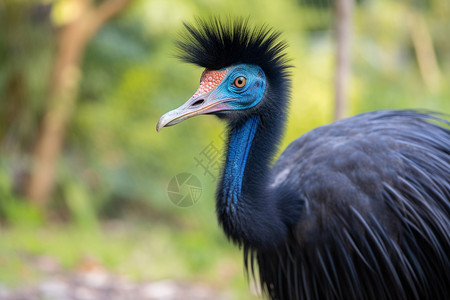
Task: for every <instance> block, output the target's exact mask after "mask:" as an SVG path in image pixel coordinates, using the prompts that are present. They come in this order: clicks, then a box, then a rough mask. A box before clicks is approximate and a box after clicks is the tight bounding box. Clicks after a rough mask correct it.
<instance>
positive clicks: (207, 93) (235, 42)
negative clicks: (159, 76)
mask: <svg viewBox="0 0 450 300" xmlns="http://www.w3.org/2000/svg"><path fill="white" fill-rule="evenodd" d="M185 29H186V32H185V34H184V35H183V36H185V38H184V39H183V40H182V41H180V42H178V49H179V50H180V54H179V57H180V58H181V59H182V60H184V61H186V62H189V63H194V64H196V65H199V66H201V67H204V68H205V70H204V71H203V74H202V76H201V79H200V86H199V87H198V89H197V91H196V92H195V93H194V95H193V96H192V97H191V98H190V99H189V100H188V101H187V102H186V103H184V104H183V105H182V106H180V107H179V108H177V109H175V110H172V111H170V112H168V113H166V114H165V115H163V116H162V117H161V119H160V120H159V122H158V124H157V126H156V129H157V131H159V130H160V129H161V128H163V127H166V126H171V125H175V124H177V123H179V122H181V121H183V120H186V119H188V118H190V117H193V116H197V115H202V114H215V115H217V116H219V117H222V118H225V119H228V120H239V119H246V118H248V117H249V115H251V114H263V113H267V112H273V111H277V110H278V109H276V107H279V108H281V109H284V107H285V103H277V100H276V99H274V98H278V99H285V98H286V97H280V94H281V95H285V94H286V93H287V92H288V89H289V80H288V78H287V72H286V69H287V68H288V66H286V58H285V54H284V52H283V50H284V48H285V43H284V42H280V41H278V38H279V33H278V32H275V31H273V30H272V29H270V28H268V27H267V26H262V27H254V28H250V26H249V25H248V22H247V21H246V20H243V19H239V20H236V21H228V22H223V21H221V20H219V19H217V18H215V19H210V20H197V22H196V24H195V25H191V24H185ZM270 95H277V97H270ZM280 101H283V100H280ZM270 106H275V108H273V107H270Z"/></svg>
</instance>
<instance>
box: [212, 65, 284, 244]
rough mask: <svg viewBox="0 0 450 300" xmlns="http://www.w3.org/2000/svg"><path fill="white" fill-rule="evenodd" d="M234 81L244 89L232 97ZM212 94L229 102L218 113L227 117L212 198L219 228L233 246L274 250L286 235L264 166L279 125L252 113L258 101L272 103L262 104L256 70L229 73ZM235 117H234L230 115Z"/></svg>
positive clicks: (263, 89)
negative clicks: (221, 162) (222, 159)
mask: <svg viewBox="0 0 450 300" xmlns="http://www.w3.org/2000/svg"><path fill="white" fill-rule="evenodd" d="M238 76H245V77H246V78H247V85H246V87H245V88H244V89H241V90H239V91H236V90H235V89H234V88H233V87H232V84H231V83H232V82H233V81H234V79H235V78H237V77H238ZM230 87H231V88H230ZM215 92H216V93H217V95H218V97H223V98H226V97H233V98H234V100H233V101H230V102H227V104H228V105H229V107H230V109H229V110H227V111H226V112H224V114H225V116H227V115H228V116H230V117H229V118H228V120H229V140H228V148H227V154H226V160H225V166H224V169H223V173H222V179H221V182H220V183H219V186H218V188H217V195H216V210H217V214H218V219H219V222H220V224H221V225H222V227H223V229H224V231H225V233H226V234H227V236H228V237H229V238H230V239H232V240H233V241H234V242H235V243H237V244H242V243H244V244H245V245H246V246H249V245H250V246H255V247H262V246H268V245H271V244H272V245H274V244H277V243H279V242H281V241H282V239H283V238H284V236H285V235H286V231H287V229H286V225H285V224H284V222H283V220H282V216H281V213H280V210H279V207H278V205H279V202H278V201H277V200H276V199H277V197H278V195H277V193H276V191H273V190H271V189H269V188H268V186H269V176H270V164H271V160H272V158H273V154H274V152H275V150H274V149H276V145H277V144H278V140H279V136H280V131H281V129H280V128H281V127H280V126H282V125H279V124H280V120H279V118H280V114H279V113H276V112H274V113H269V114H265V113H263V114H261V113H258V111H260V110H261V107H260V106H258V105H264V104H262V103H260V102H261V101H264V100H270V102H269V103H274V102H275V101H273V99H266V98H269V97H270V92H268V91H267V85H266V77H265V74H264V72H263V71H262V69H261V68H260V67H258V66H252V65H237V66H234V67H231V69H230V71H229V73H228V74H227V76H226V77H225V79H224V80H223V82H222V83H221V84H220V85H219V86H218V87H217V88H216V90H215ZM275 103H276V102H275ZM251 109H254V110H251ZM280 109H281V108H280ZM235 111H240V113H239V114H238V115H236V113H235ZM222 113H223V112H222ZM226 118H227V117H226ZM262 118H264V120H263V119H262Z"/></svg>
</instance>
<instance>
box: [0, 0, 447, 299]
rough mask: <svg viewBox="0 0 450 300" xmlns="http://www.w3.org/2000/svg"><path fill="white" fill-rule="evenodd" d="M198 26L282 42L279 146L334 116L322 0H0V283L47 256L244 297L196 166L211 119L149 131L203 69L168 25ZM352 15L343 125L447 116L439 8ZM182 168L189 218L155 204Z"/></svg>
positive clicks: (386, 3) (435, 2)
mask: <svg viewBox="0 0 450 300" xmlns="http://www.w3.org/2000/svg"><path fill="white" fill-rule="evenodd" d="M211 15H220V16H225V17H228V16H249V17H250V22H251V23H253V24H260V23H268V24H270V25H271V26H273V27H274V28H276V29H279V30H280V31H282V32H283V37H284V39H285V40H287V41H288V43H289V50H288V52H289V57H290V58H292V64H293V65H294V67H295V68H294V69H293V71H292V74H293V82H292V83H293V93H292V103H291V111H290V115H289V123H288V126H287V133H286V135H285V138H284V142H283V146H282V147H281V148H282V149H284V148H285V147H286V146H287V144H288V143H289V142H290V141H292V140H293V139H295V138H296V137H298V136H299V135H301V134H302V133H304V132H306V131H308V130H310V129H312V128H314V127H317V126H320V125H323V124H326V123H329V122H331V121H332V119H333V105H334V102H333V94H334V85H333V80H334V79H333V76H334V72H335V52H336V50H335V43H334V39H333V37H334V34H335V30H334V29H335V25H334V24H335V18H334V15H335V14H334V9H333V1H332V0H328V1H327V0H283V1H274V0H249V1H225V0H195V1H188V0H103V1H94V0H38V1H27V0H0V284H4V285H8V286H20V285H23V284H24V283H27V282H33V281H36V280H39V279H40V278H41V277H42V276H44V275H43V274H42V272H40V271H39V270H38V269H37V268H35V267H33V264H32V263H30V261H31V260H32V258H35V257H40V256H50V257H52V258H53V259H54V260H55V261H57V262H58V264H59V265H61V268H62V269H64V270H66V271H68V272H69V271H70V270H74V269H77V268H78V267H79V266H80V264H83V262H85V261H86V260H94V261H96V262H97V263H98V264H99V265H101V266H102V267H103V268H105V269H107V270H109V271H110V272H113V273H115V274H122V275H124V276H127V277H129V278H131V280H136V281H139V280H146V281H156V280H162V279H167V278H170V279H176V280H184V281H196V282H197V281H198V282H205V283H207V284H208V285H211V286H213V287H214V288H215V289H217V290H221V291H226V292H227V293H229V295H230V298H231V299H248V298H249V297H250V292H249V291H248V289H247V284H246V281H245V277H244V276H243V272H242V260H241V254H240V251H239V250H238V249H237V248H235V247H233V246H231V245H229V243H228V242H227V241H226V238H225V237H224V235H223V234H222V233H221V232H220V229H219V228H218V226H217V222H216V219H215V212H214V200H213V197H214V190H215V184H216V182H215V179H214V177H213V176H210V175H209V174H207V173H205V171H204V170H203V169H201V168H200V167H199V166H197V165H196V161H195V159H194V158H195V157H197V156H198V155H199V154H200V153H201V152H202V151H203V150H204V149H205V147H207V146H208V145H210V144H211V143H213V144H214V145H215V146H216V147H217V148H220V149H221V147H222V143H223V142H222V139H221V138H220V137H221V132H222V131H223V129H224V126H223V124H222V123H221V122H220V121H219V120H217V119H216V118H213V117H207V116H206V117H199V118H195V119H192V120H189V121H186V123H184V124H182V126H176V127H172V128H169V129H164V130H163V131H162V132H160V133H159V134H157V133H156V131H155V126H156V123H157V121H158V119H159V117H160V116H161V115H162V114H163V113H165V112H167V111H168V110H171V109H173V108H175V107H178V106H179V105H181V104H182V103H184V101H185V100H187V99H188V98H189V97H190V96H191V95H192V93H193V92H194V91H195V90H196V88H197V85H198V81H199V78H200V75H201V72H202V70H201V69H200V68H198V67H195V66H190V65H186V64H184V63H181V62H179V61H177V60H176V59H174V56H175V50H174V49H175V47H174V40H176V38H177V36H178V34H179V32H180V30H181V29H182V22H184V21H188V22H189V21H192V20H193V19H194V16H211ZM351 19H352V22H353V27H352V39H351V54H352V56H351V60H352V72H353V73H352V75H351V77H350V80H349V85H348V89H349V93H348V95H349V96H348V105H347V108H348V109H347V111H346V114H347V115H353V114H356V113H360V112H364V111H370V110H376V109H388V108H420V109H427V110H433V111H439V112H445V113H450V84H449V83H450V2H449V1H448V0H409V1H408V0H401V1H394V0H360V1H356V3H355V7H354V11H353V15H352V18H351ZM182 172H189V173H192V174H194V175H196V176H197V177H198V178H199V179H200V181H201V184H202V195H201V197H200V199H199V201H198V202H197V203H196V204H195V205H193V206H191V207H188V208H179V207H177V206H175V205H173V204H172V203H171V202H170V201H169V198H168V195H167V185H168V183H169V181H170V179H171V178H172V177H173V176H175V175H176V174H179V173H182ZM214 172H215V173H214ZM213 174H214V175H217V170H213Z"/></svg>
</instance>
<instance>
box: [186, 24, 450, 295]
mask: <svg viewBox="0 0 450 300" xmlns="http://www.w3.org/2000/svg"><path fill="white" fill-rule="evenodd" d="M186 29H187V31H186V33H185V38H184V39H183V40H182V41H181V42H180V43H179V49H180V50H181V53H180V57H181V58H182V59H184V60H185V61H188V62H192V63H195V64H197V65H200V66H203V67H205V68H207V69H221V68H225V67H228V66H232V65H236V64H242V63H244V64H256V65H259V66H260V67H261V68H262V69H263V70H264V72H265V73H266V78H267V89H266V91H265V93H264V96H263V99H262V100H261V102H260V103H259V104H258V105H257V106H255V107H252V108H249V109H245V110H242V111H238V112H233V113H222V112H217V113H216V114H217V115H219V116H221V117H222V118H224V119H225V120H226V121H227V123H228V128H229V136H230V139H231V136H232V135H233V134H234V133H235V132H237V131H239V130H241V129H240V128H242V127H243V126H244V125H243V124H245V123H246V122H247V120H249V119H251V118H253V119H255V120H257V123H256V124H257V129H256V131H255V133H254V137H253V138H252V139H251V147H250V148H249V152H248V158H247V160H246V164H245V166H243V167H244V170H243V178H242V192H241V193H240V194H239V195H240V196H239V199H237V201H235V202H230V201H227V199H228V198H227V197H230V196H229V195H230V194H231V192H230V190H229V187H228V186H227V184H226V182H227V178H224V175H223V176H222V179H221V181H220V183H219V186H218V189H217V195H216V207H217V215H218V219H219V223H220V224H221V226H222V227H223V229H224V231H225V233H226V234H227V236H228V237H229V238H230V239H231V240H232V241H234V242H235V243H236V244H238V245H241V246H243V250H244V261H245V266H246V268H247V270H248V271H249V272H250V274H252V275H253V276H254V277H255V278H259V281H260V283H261V287H262V289H263V291H264V293H265V295H266V296H268V297H269V298H271V299H377V300H379V299H450V130H449V129H448V127H449V125H450V123H449V122H447V121H445V120H443V119H442V118H441V117H443V116H441V117H439V116H437V115H436V114H427V113H420V112H416V111H389V110H387V111H377V112H371V113H365V114H360V115H357V116H354V117H351V118H348V119H344V120H341V121H338V122H335V123H332V124H330V125H327V126H322V127H319V128H316V129H314V130H312V131H310V132H308V133H306V134H304V135H302V136H301V137H300V138H298V139H297V140H295V141H294V142H292V143H291V144H290V145H289V147H288V148H286V150H284V152H283V153H282V155H281V156H280V157H279V159H278V160H277V161H276V163H275V164H274V165H273V167H271V165H272V160H273V157H274V155H275V152H276V150H277V145H278V143H279V141H280V138H281V136H282V132H283V128H284V122H285V116H286V109H287V105H288V98H289V97H288V96H289V89H290V79H289V72H288V68H289V66H288V65H287V59H286V56H285V54H284V49H285V43H284V42H282V41H279V34H278V33H277V32H275V31H273V30H271V29H269V28H268V27H267V26H263V27H251V26H249V25H248V22H247V21H246V20H238V21H225V22H223V21H221V20H219V19H210V20H206V21H202V20H197V23H196V24H195V25H186ZM233 145H234V144H233ZM233 145H232V144H231V142H229V143H228V144H227V146H228V147H232V146H233ZM227 151H228V152H229V151H231V150H230V149H228V150H227ZM227 167H228V166H227V165H225V166H224V169H225V170H226V168H227ZM223 174H225V171H224V173H223ZM230 203H231V204H230ZM255 262H256V263H257V265H258V267H255V265H254V263H255ZM255 273H257V274H255Z"/></svg>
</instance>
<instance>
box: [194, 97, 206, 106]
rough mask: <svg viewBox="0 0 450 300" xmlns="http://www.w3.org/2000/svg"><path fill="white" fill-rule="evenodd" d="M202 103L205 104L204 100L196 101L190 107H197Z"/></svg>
mask: <svg viewBox="0 0 450 300" xmlns="http://www.w3.org/2000/svg"><path fill="white" fill-rule="evenodd" d="M203 102H205V100H204V99H198V100H197V101H195V102H194V103H192V104H191V106H198V105H200V104H202V103H203Z"/></svg>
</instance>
